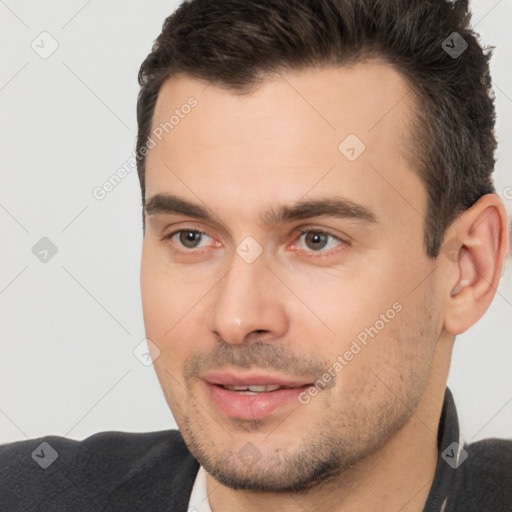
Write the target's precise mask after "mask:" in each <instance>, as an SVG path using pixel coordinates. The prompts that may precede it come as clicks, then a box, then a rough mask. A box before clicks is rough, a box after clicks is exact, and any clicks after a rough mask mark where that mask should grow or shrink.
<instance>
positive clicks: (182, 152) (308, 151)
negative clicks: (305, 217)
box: [146, 62, 425, 216]
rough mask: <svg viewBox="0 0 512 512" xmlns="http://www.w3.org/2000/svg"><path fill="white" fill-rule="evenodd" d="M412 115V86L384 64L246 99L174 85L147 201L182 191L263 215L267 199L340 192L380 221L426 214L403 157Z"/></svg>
mask: <svg viewBox="0 0 512 512" xmlns="http://www.w3.org/2000/svg"><path fill="white" fill-rule="evenodd" d="M191 98H193V101H192V102H191ZM190 104H195V106H194V107H192V108H189V107H188V106H187V105H190ZM413 109H414V98H413V94H412V92H411V91H410V90H409V88H408V86H407V83H406V81H405V80H404V79H403V77H402V76H401V74H400V73H398V72H397V71H395V70H394V69H393V68H391V67H390V66H388V65H386V64H384V63H381V62H365V63H359V64H356V65H353V66H350V67H341V68H308V69H304V70H300V71H294V72H286V73H283V74H280V75H275V76H272V77H269V78H268V79H267V80H265V81H264V82H263V83H262V84H261V86H259V87H258V88H257V89H255V90H254V91H253V92H251V93H250V94H248V95H243V96H241V95H237V94H235V93H233V92H231V91H229V90H227V89H225V88H222V87H220V86H218V85H215V84H212V83H210V84H208V83H206V82H202V81H199V80H195V79H191V78H189V77H185V76H175V77H172V78H171V79H169V80H168V81H167V82H166V83H165V84H164V85H163V86H162V89H161V91H160V93H159V96H158V100H157V103H156V106H155V112H154V116H153V124H152V133H153V134H154V133H155V131H156V132H158V133H159V137H156V138H155V137H154V136H153V139H154V141H155V142H156V145H155V147H154V148H153V149H152V150H151V151H150V152H149V154H148V156H147V160H146V163H147V165H146V199H149V198H150V197H151V196H153V195H155V194H158V193H162V192H166V191H167V192H169V193H171V192H172V193H176V192H177V191H178V190H179V191H180V194H179V195H181V196H183V197H186V198H189V199H194V200H197V197H209V198H210V203H212V202H213V203H215V200H216V198H215V195H216V194H218V198H217V199H218V200H219V203H218V206H219V207H222V204H223V202H224V201H227V202H229V201H232V200H233V201H237V200H238V201H239V203H240V204H239V206H240V207H242V208H246V209H249V208H251V205H252V206H253V207H254V208H255V207H256V204H257V203H258V204H260V205H261V206H262V207H263V206H264V205H263V204H262V201H261V200H262V199H264V197H265V192H266V193H267V195H268V197H269V201H270V198H271V202H272V203H275V202H280V203H289V202H290V201H292V200H298V199H299V198H301V197H303V196H304V195H305V194H309V195H310V196H314V195H315V194H316V193H318V194H319V195H325V193H326V192H333V191H338V192H339V193H342V194H343V195H344V196H345V197H347V196H348V197H350V198H352V199H354V200H357V202H359V203H360V204H367V205H369V204H373V205H374V208H373V209H374V210H377V211H378V210H379V208H381V207H382V206H379V205H382V204H383V203H386V204H387V209H388V211H387V212H381V213H382V214H384V216H385V215H389V214H390V212H389V209H392V210H395V212H394V214H396V215H403V213H404V209H410V208H411V204H416V205H417V206H418V208H417V209H418V210H419V211H425V210H424V208H425V204H424V201H425V197H424V196H425V193H424V190H423V186H422V184H421V182H420V181H419V178H418V177H417V175H416V174H415V173H414V172H413V169H412V167H411V165H410V163H409V162H408V161H406V159H405V158H404V156H403V155H404V154H405V150H406V149H407V148H408V145H409V144H410V141H409V135H410V120H411V117H412V115H413V112H414V110H413ZM173 116H174V117H173ZM171 118H172V120H171ZM170 120H171V122H170ZM158 139H161V140H158ZM354 156H355V158H354ZM257 195H259V202H258V201H256V200H255V201H254V204H252V203H251V197H254V196H257ZM194 196H196V197H194ZM240 198H244V199H243V201H240ZM224 204H226V203H224Z"/></svg>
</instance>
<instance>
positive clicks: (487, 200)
mask: <svg viewBox="0 0 512 512" xmlns="http://www.w3.org/2000/svg"><path fill="white" fill-rule="evenodd" d="M455 226H456V230H455V231H453V232H452V234H451V235H450V237H449V242H448V243H447V244H445V247H451V249H450V251H449V254H450V257H449V258H448V259H445V260H444V264H445V265H447V266H448V267H449V268H447V273H448V275H449V276H450V277H449V280H450V282H452V283H454V284H452V285H451V289H448V291H449V298H448V306H447V308H446V311H445V329H446V330H447V331H448V332H450V333H452V334H455V335H457V334H461V333H463V332H465V331H466V330H467V329H469V328H470V327H471V326H472V325H474V324H475V323H476V322H477V321H478V320H479V319H480V318H481V317H482V316H483V315H484V313H485V312H486V311H487V309H488V308H489V306H490V304H491V302H492V300H493V299H494V297H495V294H496V290H497V287H498V284H499V281H500V278H501V275H502V271H503V264H504V261H505V257H506V254H507V251H508V245H509V233H508V219H507V214H506V210H505V208H504V206H503V203H502V201H501V199H500V198H499V197H498V196H497V195H496V194H487V195H485V196H483V197H482V198H480V199H479V201H477V202H476V203H475V204H474V205H473V206H472V207H471V208H470V209H468V210H467V211H466V212H464V213H463V215H462V216H461V217H460V218H459V219H458V222H457V224H456V225H455ZM455 242H457V243H458V247H460V248H459V249H458V250H454V249H453V246H454V245H456V246H457V244H455ZM445 254H448V251H447V250H446V251H445ZM448 260H449V261H448Z"/></svg>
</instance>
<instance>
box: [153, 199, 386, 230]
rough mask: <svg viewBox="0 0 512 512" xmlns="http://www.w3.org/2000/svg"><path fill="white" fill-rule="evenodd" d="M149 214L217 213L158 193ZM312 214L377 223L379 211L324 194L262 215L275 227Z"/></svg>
mask: <svg viewBox="0 0 512 512" xmlns="http://www.w3.org/2000/svg"><path fill="white" fill-rule="evenodd" d="M144 211H145V213H146V215H148V216H152V215H159V214H181V215H186V216H187V217H194V218H197V219H202V220H208V221H212V222H214V221H215V219H214V216H212V215H211V214H210V212H209V211H208V209H207V208H204V207H203V206H201V205H199V204H197V203H192V202H190V201H188V200H186V199H182V198H180V197H177V196H175V195H169V194H156V195H155V196H153V197H152V198H151V199H150V200H149V201H148V202H147V203H146V204H145V205H144ZM310 217H334V218H340V219H354V220H359V221H363V222H367V223H378V220H377V216H376V214H375V213H374V212H373V211H372V210H370V209H369V208H367V207H366V206H363V205H361V204H357V203H355V202H353V201H350V200H348V199H346V198H343V197H325V198H319V199H314V200H309V201H299V202H297V203H294V204H291V205H283V206H280V207H279V208H277V209H275V208H270V209H268V210H266V211H264V212H263V213H262V214H261V216H260V219H261V221H262V222H263V224H264V225H265V226H268V227H273V226H274V225H276V224H280V223H285V222H291V221H294V220H302V219H307V218H310Z"/></svg>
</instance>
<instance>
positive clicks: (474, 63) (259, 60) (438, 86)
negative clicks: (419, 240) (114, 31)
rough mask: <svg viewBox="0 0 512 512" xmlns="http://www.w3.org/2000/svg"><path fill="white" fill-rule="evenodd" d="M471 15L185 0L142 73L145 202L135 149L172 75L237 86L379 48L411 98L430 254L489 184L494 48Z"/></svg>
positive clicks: (335, 2) (313, 0)
mask: <svg viewBox="0 0 512 512" xmlns="http://www.w3.org/2000/svg"><path fill="white" fill-rule="evenodd" d="M470 18H471V13H470V12H469V10H468V2H467V1H455V2H448V1H446V0H302V1H291V0H192V1H185V2H183V3H182V4H181V5H180V6H179V7H178V8H177V9H176V11H175V12H174V13H173V14H172V15H171V16H169V17H168V18H167V19H166V20H165V22H164V25H163V29H162V32H161V34H160V35H159V36H158V38H157V39H156V41H155V43H154V45H153V48H152V50H151V52H150V54H149V55H148V56H147V57H146V59H145V60H144V62H143V64H142V66H141V68H140V71H139V84H140V86H141V89H140V92H139V97H138V102H137V121H138V138H137V165H138V174H139V180H140V184H141V190H142V201H143V204H144V197H145V158H144V156H143V155H142V154H141V149H143V148H144V146H145V144H146V142H147V139H148V137H149V136H150V130H151V123H152V118H153V113H154V109H155V104H156V100H157V96H158V92H159V90H160V88H161V86H162V84H163V83H164V82H165V81H166V80H167V79H168V78H170V77H171V76H175V75H177V74H182V75H184V76H188V77H190V78H193V79H199V80H204V81H208V82H212V83H215V84H217V85H219V86H223V87H225V88H227V89H228V90H229V91H232V92H233V93H236V94H240V95H242V94H249V93H250V92H251V91H252V90H254V88H255V87H257V86H258V85H259V84H260V83H261V82H262V81H263V80H264V79H265V77H268V76H270V75H272V74H274V73H280V72H282V71H286V70H298V69H301V68H305V67H311V66H315V67H319V66H325V67H336V66H343V65H347V64H351V63H355V62H360V61H364V60H367V59H369V58H372V57H376V58H380V59H382V60H384V61H385V62H387V63H389V64H390V65H392V66H393V67H394V68H395V69H397V70H398V71H399V72H401V74H402V76H403V77H404V78H405V79H406V81H407V83H408V84H409V87H410V89H411V90H412V91H413V92H414V95H415V99H416V104H417V108H416V109H415V112H414V116H415V120H414V123H413V124H414V126H413V134H412V136H411V139H413V140H414V145H411V147H410V148H409V149H408V154H409V155H410V157H411V162H412V163H413V165H414V168H415V171H416V172H417V173H418V175H419V176H420V178H421V180H422V182H423V183H424V185H425V189H426V192H427V215H426V218H425V224H424V245H425V250H426V253H427V255H428V256H429V257H430V258H435V257H437V256H438V254H439V251H440V248H441V244H442V241H443V238H444V235H445V232H446V229H447V228H448V227H449V226H450V224H451V223H452V222H453V220H454V219H455V218H456V217H457V216H458V215H459V214H460V213H461V212H462V211H464V210H466V209H467V208H469V207H470V206H472V205H473V204H474V203H475V202H476V201H477V200H478V199H479V198H480V197H482V196H483V195H485V194H488V193H496V191H495V188H494V184H493V180H492V172H493V170H494V164H495V159H494V152H495V149H496V138H495V135H494V124H495V117H496V115H495V109H494V101H493V95H492V89H491V77H490V72H489V61H490V58H491V55H492V48H490V47H486V48H485V49H484V48H482V47H481V46H480V44H479V42H478V35H477V34H476V33H475V32H474V31H473V30H472V29H471V28H470V26H469V22H470ZM454 33H456V34H454ZM450 37H452V39H450ZM453 37H455V38H456V39H455V40H456V41H458V43H459V46H460V47H461V48H464V47H465V46H466V45H467V47H466V48H465V50H464V51H463V52H462V53H461V54H460V55H457V56H454V54H453V53H452V54H450V53H449V52H448V51H447V49H446V46H445V45H446V43H444V44H443V41H448V42H449V43H448V46H449V47H452V46H454V45H455V43H454V39H453ZM461 45H462V46H461ZM144 154H145V153H144Z"/></svg>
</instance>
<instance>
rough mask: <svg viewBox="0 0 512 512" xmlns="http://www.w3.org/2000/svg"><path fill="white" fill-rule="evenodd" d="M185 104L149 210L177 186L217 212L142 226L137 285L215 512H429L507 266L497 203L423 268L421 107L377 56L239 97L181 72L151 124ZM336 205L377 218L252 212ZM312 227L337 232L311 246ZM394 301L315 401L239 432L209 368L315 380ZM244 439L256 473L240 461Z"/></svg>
mask: <svg viewBox="0 0 512 512" xmlns="http://www.w3.org/2000/svg"><path fill="white" fill-rule="evenodd" d="M190 96H194V97H195V98H196V99H197V101H198V105H197V107H195V108H194V109H193V110H192V111H191V113H190V114H188V115H187V116H186V117H185V118H184V119H182V120H180V123H179V124H178V125H176V126H175V127H174V129H173V130H172V131H170V133H169V134H168V135H167V136H165V137H163V139H162V141H161V142H159V143H158V144H157V145H156V147H154V148H153V149H152V150H151V151H150V152H149V154H148V156H147V171H146V202H149V201H150V200H151V199H152V198H153V197H154V196H155V195H156V194H174V195H176V196H178V197H181V198H183V199H187V200H189V201H192V202H194V203H198V204H200V205H202V206H203V207H205V208H207V209H208V211H209V212H210V213H211V215H212V216H214V220H213V221H205V220H202V219H197V218H191V217H187V216H185V215H183V214H169V213H159V214H153V215H147V216H146V230H145V236H144V243H143V254H142V267H141V289H142V301H143V311H144V322H145V326H146V334H147V337H148V338H149V339H150V340H152V342H153V343H154V345H155V347H158V349H159V351H160V352H159V354H156V353H155V355H158V357H156V359H155V361H154V366H155V370H156V372H157V375H158V378H159V381H160V384H161V386H162V389H163V392H164V395H165V397H166V400H167V402H168V404H169V406H170V408H171V410H172V413H173V415H174V417H175V419H176V422H177V424H178V426H179V428H180V430H181V432H182V434H183V437H184V439H185V442H186V443H187V445H188V446H189V448H190V450H191V452H192V453H193V455H194V456H195V457H196V458H197V459H198V460H199V462H200V463H201V464H202V465H203V467H204V468H205V469H206V470H207V472H208V474H207V490H208V494H209V502H210V506H211V508H212V510H213V511H214V512H217V511H220V510H222V511H227V512H230V511H236V510H246V511H253V510H254V511H256V510H287V511H295V510H300V511H303V510H308V511H311V512H313V511H320V510H322V511H323V510H326V509H327V510H330V511H332V512H335V511H347V510H383V511H384V510H385V511H395V510H401V511H421V510H422V509H423V506H424V504H425V501H426V499H427V496H428V492H429V490H430V486H431V483H432V479H433V477H434V472H435V466H436V463H437V455H438V452H437V439H436V436H437V428H438V422H439V416H440V413H441V408H442V403H443V397H444V391H445V387H446V381H447V377H448V370H449V365H450V357H451V352H452V346H453V341H454V336H455V335H456V334H459V333H462V332H464V331H465V330H467V329H468V328H469V327H470V326H471V325H473V324H474V323H475V322H476V321H477V320H478V319H479V318H481V317H482V315H483V314H484V313H485V311H486V310H487V308H488V306H489V305H490V303H491V301H492V299H493V297H494V295H495V290H496V288H497V285H498V282H499V279H500V276H501V273H502V268H503V263H504V258H505V256H506V251H507V247H508V231H507V214H506V211H505V208H504V206H503V203H502V201H501V200H500V198H499V197H498V196H497V195H494V194H489V195H486V196H484V197H483V198H481V199H480V200H479V201H478V202H477V203H476V204H475V205H474V206H473V207H472V208H471V209H469V210H467V211H466V212H464V213H463V214H462V215H461V216H460V217H458V218H457V220H456V221H455V222H454V223H453V224H452V225H451V226H450V229H449V230H448V232H447V233H446V236H445V242H447V241H450V240H453V239H455V240H457V241H458V244H459V246H458V249H457V250H456V252H455V257H450V258H449V257H447V256H446V253H443V252H442V253H441V254H440V256H439V257H438V258H437V259H435V260H431V259H429V258H428V257H427V255H426V252H425V248H424V245H423V221H424V215H425V212H426V204H427V203H426V192H425V189H424V187H423V185H422V183H421V181H420V180H419V178H418V177H417V175H416V174H415V172H414V168H413V165H412V163H411V162H408V161H407V160H406V159H405V158H404V156H403V154H405V152H404V148H405V145H406V144H409V143H410V141H409V140H408V139H407V137H406V135H405V134H407V133H409V131H408V130H409V123H410V122H411V119H412V115H413V113H414V108H415V104H414V97H413V95H412V94H410V93H408V88H407V86H406V83H405V81H404V79H403V78H402V76H401V75H400V74H399V73H398V72H396V71H395V70H393V69H392V68H391V67H389V66H387V65H386V64H384V63H382V62H376V61H372V62H364V63H359V64H357V65H354V66H352V67H343V68H338V69H307V70H302V71H300V72H293V73H292V72H287V73H286V74H283V75H278V76H274V77H272V78H268V79H267V80H265V81H264V82H263V84H262V86H261V87H260V88H258V89H257V90H256V91H254V92H253V93H251V94H250V95H248V96H244V97H242V96H237V95H235V94H233V93H232V92H230V91H228V90H226V89H222V88H220V87H218V86H216V85H213V84H206V83H203V82H201V81H198V80H194V79H191V78H188V77H185V76H175V77H172V78H171V79H169V80H168V81H167V82H166V83H165V84H164V86H163V87H162V89H161V91H160V93H159V97H158V101H157V105H156V109H155V113H154V119H153V127H157V126H158V125H159V124H160V123H163V122H165V121H167V120H168V119H169V117H170V115H171V114H172V113H173V111H174V110H175V109H176V108H179V107H180V106H181V105H183V104H184V103H185V102H186V101H187V98H189V97H190ZM399 100H400V101H399ZM393 105H395V106H394V107H393V108H391V107H392V106H393ZM390 109H391V110H390ZM350 133H353V134H356V135H357V136H358V137H359V139H360V140H362V141H363V142H364V144H365V146H366V149H365V151H364V152H363V153H362V154H361V155H360V156H359V157H358V158H357V159H356V160H355V161H352V162H351V161H349V160H348V159H347V158H345V156H344V155H343V154H342V153H341V152H340V151H339V150H338V145H339V144H340V142H341V141H342V140H343V139H344V138H345V137H346V136H347V135H348V134H350ZM334 195H335V196H343V197H344V198H347V199H350V200H351V201H354V202H356V203H359V204H361V205H364V206H366V207H367V208H369V209H371V210H372V211H373V212H374V213H375V215H376V218H377V220H378V222H377V223H367V222H362V221H361V220H355V219H339V218H332V217H328V216H321V217H313V218H307V219H302V220H294V221H291V222H282V223H279V224H276V225H275V226H273V227H272V228H269V227H268V226H266V225H265V224H264V223H263V222H262V220H261V218H260V215H261V213H262V212H263V211H264V210H267V209H268V208H271V207H273V208H277V207H279V206H280V205H284V204H292V203H294V202H296V201H299V200H304V199H315V198H323V197H326V196H334ZM302 228H308V232H313V235H309V236H310V238H311V236H314V233H316V232H318V231H321V232H322V231H325V230H328V231H330V232H331V233H332V234H334V236H335V237H339V240H338V239H336V238H327V241H326V242H325V243H324V244H323V245H322V244H320V246H319V245H315V243H314V242H311V240H309V242H308V239H307V235H301V234H300V232H299V230H300V229H302ZM179 229H183V230H185V231H186V230H187V229H196V230H199V231H201V232H203V233H204V235H202V238H201V239H198V240H196V242H195V244H196V245H197V247H194V246H193V244H192V245H191V246H190V247H189V246H187V245H184V244H183V237H182V238H181V239H180V235H179V234H177V235H175V236H173V237H172V238H168V239H164V240H162V239H163V238H164V236H165V235H169V234H171V233H173V232H175V231H177V230H179ZM247 236H252V237H253V238H254V239H255V240H256V241H257V242H258V243H259V244H260V246H261V247H262V249H263V252H262V254H261V255H260V256H259V257H258V258H257V259H256V260H255V261H254V262H252V263H250V264H249V263H247V262H246V261H245V260H244V259H243V258H242V257H240V256H239V255H238V254H237V252H236V248H237V246H238V245H239V244H240V243H241V242H242V241H243V240H244V239H245V238H246V237H247ZM180 240H181V243H180ZM185 243H186V239H185ZM317 244H318V242H317ZM460 283H462V286H460ZM457 286H458V287H459V288H460V290H457V289H456V288H457ZM454 289H455V291H456V292H457V293H456V294H455V295H452V290H454ZM394 303H399V304H400V305H401V307H402V308H401V311H400V312H399V313H397V314H396V315H395V316H394V318H393V319H391V320H389V321H388V322H387V323H385V326H384V327H383V328H382V329H380V330H379V332H378V334H377V335H376V336H375V337H374V338H369V340H368V343H367V345H366V346H364V347H363V348H362V350H361V351H360V352H359V353H357V355H356V356H354V357H353V359H352V360H350V361H349V362H348V364H346V366H344V367H343V369H342V370H341V371H339V372H337V373H336V376H335V378H334V379H333V382H331V383H330V385H329V386H327V387H325V389H324V390H322V391H320V392H319V393H318V395H317V396H315V397H314V398H312V399H311V401H310V402H309V403H308V404H307V405H303V404H301V403H299V402H298V401H293V403H289V404H286V405H285V406H284V407H283V408H282V409H280V410H277V411H275V412H273V413H272V414H270V415H269V416H267V417H265V418H263V419H261V420H253V421H248V420H241V419H238V418H230V417H227V416H226V415H224V414H223V413H222V412H220V411H219V410H218V409H217V408H216V407H215V406H214V405H213V403H212V402H211V401H210V400H209V398H208V396H207V395H206V393H205V392H204V389H203V388H202V386H201V381H200V379H199V377H200V375H202V373H201V372H204V371H205V370H207V369H208V370H212V369H215V370H220V369H226V368H230V369H232V370H233V371H234V372H235V373H237V374H239V375H243V374H244V373H247V372H248V369H247V368H248V367H249V366H251V365H252V366H251V370H261V371H262V372H267V373H268V372H270V373H273V374H276V375H277V374H278V375H281V376H284V377H290V378H300V377H306V376H307V377H310V376H315V377H316V376H318V375H319V372H320V375H321V370H322V369H327V368H328V367H331V366H332V365H333V363H334V362H335V361H336V360H337V357H338V356H339V355H343V354H344V353H345V352H346V351H347V350H348V349H349V348H350V346H351V343H352V341H353V340H355V339H356V336H357V335H358V334H359V333H361V332H362V331H364V329H365V328H367V327H369V326H372V325H375V323H376V321H377V320H378V319H379V318H381V317H380V315H381V314H385V313H386V311H387V310H389V309H390V308H391V307H392V305H393V304H394ZM244 365H245V366H244ZM248 442H250V443H252V445H253V446H254V447H255V450H256V453H257V454H258V456H257V457H254V459H253V461H252V463H250V464H246V463H244V462H243V461H242V460H241V458H240V457H239V456H237V455H238V453H239V452H240V450H242V449H243V448H244V446H246V444H247V443H248Z"/></svg>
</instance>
